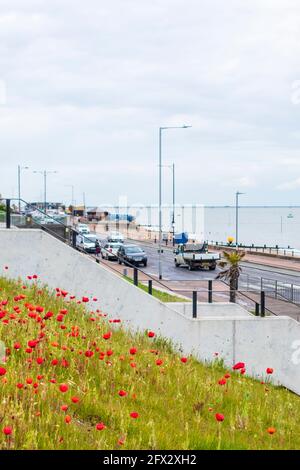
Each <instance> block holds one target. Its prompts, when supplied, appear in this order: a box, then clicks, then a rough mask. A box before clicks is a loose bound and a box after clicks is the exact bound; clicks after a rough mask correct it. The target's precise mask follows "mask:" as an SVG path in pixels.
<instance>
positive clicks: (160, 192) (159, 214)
mask: <svg viewBox="0 0 300 470" xmlns="http://www.w3.org/2000/svg"><path fill="white" fill-rule="evenodd" d="M188 127H192V126H168V127H160V128H159V194H158V201H159V202H158V206H159V208H158V216H159V247H158V277H159V279H162V265H161V245H162V210H161V202H162V174H161V169H162V131H164V130H167V129H187V128H188Z"/></svg>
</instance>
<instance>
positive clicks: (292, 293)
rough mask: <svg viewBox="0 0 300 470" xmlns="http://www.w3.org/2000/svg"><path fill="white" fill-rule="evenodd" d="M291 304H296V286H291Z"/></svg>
mask: <svg viewBox="0 0 300 470" xmlns="http://www.w3.org/2000/svg"><path fill="white" fill-rule="evenodd" d="M291 302H294V284H291Z"/></svg>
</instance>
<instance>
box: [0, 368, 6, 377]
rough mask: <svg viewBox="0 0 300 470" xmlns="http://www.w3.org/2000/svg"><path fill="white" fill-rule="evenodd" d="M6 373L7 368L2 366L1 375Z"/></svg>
mask: <svg viewBox="0 0 300 470" xmlns="http://www.w3.org/2000/svg"><path fill="white" fill-rule="evenodd" d="M5 374H6V369H4V367H0V376H2V375H5Z"/></svg>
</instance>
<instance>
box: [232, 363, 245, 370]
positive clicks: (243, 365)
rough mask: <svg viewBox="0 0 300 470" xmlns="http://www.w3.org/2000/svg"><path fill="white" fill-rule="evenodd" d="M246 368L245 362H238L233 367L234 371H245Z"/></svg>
mask: <svg viewBox="0 0 300 470" xmlns="http://www.w3.org/2000/svg"><path fill="white" fill-rule="evenodd" d="M244 368H245V363H244V362H237V363H236V364H235V365H234V366H233V370H239V369H244Z"/></svg>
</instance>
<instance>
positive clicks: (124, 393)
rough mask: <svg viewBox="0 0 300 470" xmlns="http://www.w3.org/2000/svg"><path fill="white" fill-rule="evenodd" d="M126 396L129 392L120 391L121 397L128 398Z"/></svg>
mask: <svg viewBox="0 0 300 470" xmlns="http://www.w3.org/2000/svg"><path fill="white" fill-rule="evenodd" d="M126 395H127V392H125V390H120V391H119V396H120V397H126Z"/></svg>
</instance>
